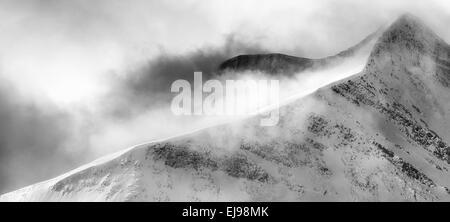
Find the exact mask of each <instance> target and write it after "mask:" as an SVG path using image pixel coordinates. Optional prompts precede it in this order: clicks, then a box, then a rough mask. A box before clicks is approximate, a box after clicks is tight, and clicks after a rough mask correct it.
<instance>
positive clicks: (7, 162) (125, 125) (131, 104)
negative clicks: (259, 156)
mask: <svg viewBox="0 0 450 222" xmlns="http://www.w3.org/2000/svg"><path fill="white" fill-rule="evenodd" d="M256 4H257V5H258V10H254V6H255V5H256ZM449 9H450V4H449V3H447V2H446V1H418V0H416V1H406V0H398V1H378V2H377V3H368V2H361V1H357V0H344V1H339V2H336V1H329V0H324V1H282V3H281V2H279V1H270V0H264V1H256V0H255V1H253V0H251V1H245V2H242V1H229V0H228V1H224V0H217V1H207V2H206V1H183V2H180V1H139V0H136V1H127V2H126V3H125V2H124V1H102V0H98V1H87V0H78V1H64V0H63V1H53V0H35V1H8V0H3V1H0V32H1V35H0V47H1V48H2V50H0V77H1V78H0V79H1V80H2V84H0V102H1V106H0V126H1V130H0V193H4V192H8V191H11V190H13V189H17V188H20V187H23V186H26V185H28V184H31V183H34V182H38V181H40V180H45V179H49V178H51V177H54V176H57V175H59V174H61V173H63V172H65V171H67V170H68V169H72V168H75V167H77V166H79V165H81V164H83V163H87V162H89V161H91V160H93V159H95V158H98V157H100V156H103V155H105V154H108V153H111V152H114V151H117V150H121V149H124V148H126V147H129V146H132V145H135V144H138V143H142V142H145V141H148V140H153V139H160V138H164V137H169V136H173V135H177V134H181V133H184V132H188V131H191V130H195V129H198V128H202V127H206V126H210V125H214V124H217V123H219V122H222V121H225V120H224V119H222V118H214V117H176V116H173V115H172V113H171V112H170V110H169V103H170V100H171V98H172V97H173V94H171V93H170V84H171V83H172V82H173V81H175V80H177V79H187V80H191V79H192V77H193V72H194V71H202V72H203V74H204V78H206V79H211V78H225V77H228V78H237V79H238V78H262V77H267V76H264V75H263V74H261V73H229V74H228V75H225V76H222V77H218V76H217V67H218V66H219V65H220V64H221V63H222V62H223V61H225V60H226V59H229V58H231V57H233V56H236V55H239V54H253V53H267V52H279V53H286V54H290V55H295V56H301V57H307V58H322V57H326V56H330V55H334V54H336V53H338V52H339V51H342V50H345V49H347V48H348V47H351V46H353V45H354V44H356V43H358V42H359V41H360V40H362V39H363V38H364V37H366V36H367V35H369V34H370V33H372V32H373V31H374V30H376V29H378V28H379V27H381V26H385V25H387V24H389V23H390V22H392V21H393V20H395V18H396V17H397V16H399V15H400V14H402V13H405V12H410V13H412V14H414V15H416V16H418V17H420V18H421V19H423V20H424V21H425V22H426V23H427V24H428V25H429V26H430V27H431V28H433V29H434V30H435V31H436V32H437V34H438V35H440V36H441V37H443V38H444V39H445V40H447V41H449V40H450V30H448V29H444V28H442V27H446V24H448V23H449V22H450V15H448V14H447V13H446V11H447V10H449ZM429 11H433V12H435V13H433V14H429V13H427V12H429ZM337 12H338V13H337ZM362 58H364V57H362ZM364 63H365V61H364V59H362V60H358V61H350V62H349V63H346V64H342V66H338V67H333V68H330V69H326V70H321V71H320V72H316V71H311V70H307V71H306V72H304V73H301V74H298V75H296V76H295V78H294V79H292V78H290V79H287V78H285V77H274V76H271V77H270V78H279V79H280V80H281V81H282V84H283V89H284V91H283V92H282V95H283V98H286V99H287V98H290V97H292V98H298V97H299V96H304V95H307V94H308V93H311V92H313V91H314V90H316V89H317V88H319V87H322V86H324V85H326V84H329V83H331V82H332V81H337V80H339V79H341V78H345V77H347V76H349V75H352V74H356V73H357V72H358V71H360V70H362V67H363V66H364ZM336 73H338V75H333V76H334V77H333V78H328V77H327V76H329V75H330V74H336Z"/></svg>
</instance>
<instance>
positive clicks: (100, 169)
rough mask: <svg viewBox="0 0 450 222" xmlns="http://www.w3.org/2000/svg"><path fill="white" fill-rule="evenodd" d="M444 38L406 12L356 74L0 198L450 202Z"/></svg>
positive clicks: (448, 59) (449, 60)
mask: <svg viewBox="0 0 450 222" xmlns="http://www.w3.org/2000/svg"><path fill="white" fill-rule="evenodd" d="M449 82H450V47H449V46H448V45H447V44H446V43H445V42H444V41H442V40H441V39H440V38H439V37H438V36H436V35H435V34H434V33H433V31H431V30H429V29H428V28H427V27H426V26H425V25H424V24H422V22H421V21H419V20H418V19H417V18H415V17H414V16H411V15H404V16H402V17H400V18H399V19H398V20H397V21H395V22H394V23H393V24H392V25H391V26H390V27H389V28H388V29H387V30H386V31H384V32H383V33H382V35H381V36H379V37H378V38H377V39H376V43H375V45H374V46H373V47H372V49H371V54H370V57H369V59H368V61H367V64H366V66H365V68H364V70H362V71H361V72H360V73H358V74H355V75H353V76H350V77H349V78H346V79H343V80H340V81H338V82H335V83H332V84H330V85H328V86H325V87H323V88H321V89H319V90H317V91H316V92H314V93H312V94H310V95H308V96H306V97H303V98H300V99H297V100H295V101H293V102H291V103H289V104H287V105H284V106H283V107H281V109H280V123H279V124H278V125H277V126H274V127H260V126H259V118H258V117H257V116H256V117H252V118H248V119H245V120H242V121H238V122H233V123H229V124H224V125H220V126H215V127H211V128H208V129H204V130H200V131H196V132H193V133H190V134H187V135H183V136H179V137H175V138H171V139H168V140H162V141H157V142H152V143H148V144H143V145H139V146H136V147H133V148H130V149H128V150H125V151H123V152H121V153H117V154H114V155H111V156H109V157H105V158H103V159H101V160H98V161H95V162H93V163H91V164H89V165H86V166H83V167H81V168H79V169H76V170H74V171H72V172H69V173H67V174H64V175H62V176H60V177H58V178H55V179H52V180H48V181H44V182H42V183H38V184H34V185H31V186H28V187H25V188H23V189H20V190H17V191H13V192H11V193H7V194H4V195H2V196H0V200H1V201H448V200H450V198H449V197H450V195H449V192H450V190H449V187H450V173H449V172H448V170H449V168H450V165H449V164H450V147H449V145H448V143H447V141H450V133H448V131H447V129H448V128H449V127H450V118H448V115H449V114H450V103H449V102H450V98H449V97H450V91H449V90H450V89H449Z"/></svg>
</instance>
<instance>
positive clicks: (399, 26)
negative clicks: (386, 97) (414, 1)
mask: <svg viewBox="0 0 450 222" xmlns="http://www.w3.org/2000/svg"><path fill="white" fill-rule="evenodd" d="M447 52H448V45H447V43H445V41H443V40H442V39H441V38H440V37H439V36H438V35H436V34H435V33H434V32H433V30H431V29H430V28H428V27H427V26H426V25H425V24H424V23H423V22H422V21H421V20H420V19H419V18H417V17H416V16H414V15H411V14H404V15H402V16H400V17H399V18H398V19H397V20H396V21H395V22H394V23H392V25H390V26H389V27H388V28H387V29H386V31H385V32H384V33H383V34H382V35H381V37H380V38H379V39H378V41H377V43H376V44H375V47H374V48H373V50H372V52H371V54H370V57H369V60H368V64H367V66H366V69H372V70H373V69H375V70H380V69H383V68H386V67H390V68H392V64H396V67H411V66H420V67H421V68H424V69H425V68H427V66H426V63H425V62H424V61H427V59H425V57H428V58H436V57H439V56H440V55H442V54H443V53H444V54H446V53H447ZM428 68H429V67H428Z"/></svg>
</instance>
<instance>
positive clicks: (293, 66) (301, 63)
mask: <svg viewBox="0 0 450 222" xmlns="http://www.w3.org/2000/svg"><path fill="white" fill-rule="evenodd" d="M312 65H313V60H311V59H307V58H301V57H295V56H289V55H284V54H257V55H240V56H236V57H234V58H231V59H229V60H227V61H225V62H223V63H222V64H221V65H220V67H219V69H220V70H223V71H227V70H228V71H246V70H251V71H260V72H265V73H271V74H280V73H283V74H285V75H292V74H294V73H296V72H299V71H303V70H305V69H307V68H311V67H312Z"/></svg>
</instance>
